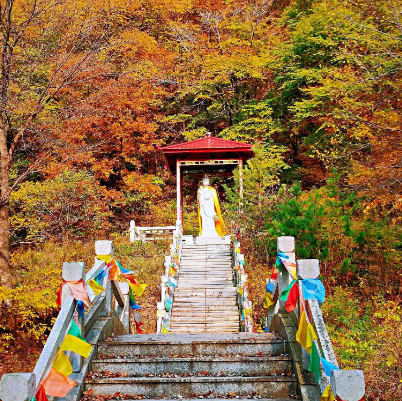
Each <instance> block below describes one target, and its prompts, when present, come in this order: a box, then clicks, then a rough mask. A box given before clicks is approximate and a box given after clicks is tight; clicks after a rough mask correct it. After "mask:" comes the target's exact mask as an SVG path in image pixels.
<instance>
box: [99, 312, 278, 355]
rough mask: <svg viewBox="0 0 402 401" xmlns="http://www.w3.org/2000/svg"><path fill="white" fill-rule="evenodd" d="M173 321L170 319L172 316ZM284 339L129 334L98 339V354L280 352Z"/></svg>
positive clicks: (270, 335)
mask: <svg viewBox="0 0 402 401" xmlns="http://www.w3.org/2000/svg"><path fill="white" fill-rule="evenodd" d="M172 323H173V320H172ZM284 352H285V342H284V340H283V339H282V338H281V337H280V336H279V335H277V334H275V333H222V334H168V335H165V334H130V335H123V336H118V337H116V338H114V339H113V340H111V341H100V342H99V344H98V355H100V356H102V355H126V356H128V357H132V358H134V357H135V356H137V355H142V356H143V357H145V356H149V355H164V356H169V355H191V356H196V355H201V356H202V355H204V356H217V355H237V354H239V355H258V354H259V353H261V354H262V355H272V356H275V355H281V354H283V353H284Z"/></svg>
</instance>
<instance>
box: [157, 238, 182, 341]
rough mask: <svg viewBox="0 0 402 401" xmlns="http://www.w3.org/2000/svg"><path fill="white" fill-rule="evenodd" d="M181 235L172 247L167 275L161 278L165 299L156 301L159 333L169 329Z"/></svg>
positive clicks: (178, 266)
mask: <svg viewBox="0 0 402 401" xmlns="http://www.w3.org/2000/svg"><path fill="white" fill-rule="evenodd" d="M180 246H181V236H180V235H179V237H178V238H177V240H176V246H175V247H174V250H173V253H172V255H171V259H170V264H169V268H168V270H167V271H168V274H167V276H164V277H163V278H162V280H163V284H165V287H166V292H165V300H164V302H158V308H157V312H156V313H157V318H158V319H162V320H161V333H162V334H168V333H169V331H170V319H171V315H172V308H173V296H174V291H175V289H176V287H177V279H176V278H177V274H178V271H179V268H180V254H181V247H180Z"/></svg>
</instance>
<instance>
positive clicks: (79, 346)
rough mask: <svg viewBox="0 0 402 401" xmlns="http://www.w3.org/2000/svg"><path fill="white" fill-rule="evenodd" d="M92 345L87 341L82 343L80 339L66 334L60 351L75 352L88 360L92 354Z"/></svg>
mask: <svg viewBox="0 0 402 401" xmlns="http://www.w3.org/2000/svg"><path fill="white" fill-rule="evenodd" d="M91 350H92V345H91V344H88V343H87V342H85V341H82V340H81V339H80V338H78V337H74V336H72V335H71V334H66V337H65V338H64V340H63V342H62V343H61V345H60V350H59V351H73V352H75V353H77V354H79V355H81V356H83V357H84V358H88V356H89V354H90V353H91Z"/></svg>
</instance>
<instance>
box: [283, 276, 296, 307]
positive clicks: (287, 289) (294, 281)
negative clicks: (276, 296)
mask: <svg viewBox="0 0 402 401" xmlns="http://www.w3.org/2000/svg"><path fill="white" fill-rule="evenodd" d="M295 284H296V280H293V281H292V282H291V283H290V284H289V285H288V286H287V287H286V288H285V289H284V290H283V291H282V294H281V296H280V300H281V301H284V302H286V300H287V299H288V296H289V292H290V290H291V289H292V287H293V286H294V285H295Z"/></svg>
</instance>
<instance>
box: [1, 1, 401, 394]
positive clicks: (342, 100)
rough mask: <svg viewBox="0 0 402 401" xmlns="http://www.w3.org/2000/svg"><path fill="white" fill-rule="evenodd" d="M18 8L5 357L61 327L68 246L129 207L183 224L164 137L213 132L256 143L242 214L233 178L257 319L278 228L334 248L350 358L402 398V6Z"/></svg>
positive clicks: (7, 54)
mask: <svg viewBox="0 0 402 401" xmlns="http://www.w3.org/2000/svg"><path fill="white" fill-rule="evenodd" d="M0 19H1V22H2V25H1V26H2V28H1V39H0V40H1V41H2V42H1V43H2V46H1V48H2V58H1V60H2V61H1V68H2V71H1V75H0V103H1V107H0V155H1V161H0V164H1V197H0V239H1V244H0V271H1V272H2V274H1V277H0V284H1V285H3V286H4V288H3V291H2V295H1V297H2V298H1V299H3V300H5V299H8V298H9V297H10V296H11V295H10V294H11V293H12V297H14V301H13V302H14V303H13V305H11V307H10V309H9V311H7V310H6V309H7V308H6V309H5V306H4V305H5V303H2V305H3V309H2V317H1V319H0V334H1V336H2V337H1V338H2V341H3V342H2V343H1V347H2V350H10V349H11V348H12V347H17V348H18V347H19V345H18V344H17V339H18V338H21V336H22V335H29V336H30V338H31V339H32V342H31V344H33V345H32V348H33V349H34V348H35V347H38V342H39V341H40V340H39V339H40V338H43V335H45V334H46V333H47V332H48V329H49V326H50V324H51V322H52V317H53V316H54V315H55V313H56V312H55V310H54V304H53V301H50V300H49V299H48V298H47V297H49V296H50V294H53V290H54V287H55V286H56V282H57V281H58V279H57V277H58V275H59V273H60V272H59V267H60V266H56V265H54V264H53V263H51V259H52V258H51V257H50V256H49V257H48V256H45V254H49V255H51V254H52V253H53V252H56V251H55V249H54V248H55V246H53V245H52V244H62V245H63V247H64V248H63V249H68V251H67V250H65V251H63V252H62V254H61V255H58V257H57V258H55V260H57V261H58V262H60V263H61V261H62V260H63V258H64V257H65V258H67V257H73V254H71V249H70V248H69V244H71V241H77V242H74V243H81V242H82V243H83V245H82V247H83V249H81V251H80V252H79V255H80V256H81V255H89V253H90V252H89V251H88V250H84V249H86V247H87V246H88V245H87V241H88V240H91V241H92V240H93V239H99V238H101V237H102V238H106V237H110V236H111V235H113V233H116V232H122V231H123V230H126V229H127V226H128V221H129V220H130V219H133V220H135V221H136V222H137V224H140V225H164V224H169V225H170V224H174V222H175V219H176V217H175V204H174V199H175V187H174V184H175V182H174V178H173V177H172V176H171V175H170V174H169V172H168V171H167V169H166V168H165V161H164V159H163V156H162V154H161V152H160V150H159V147H161V146H164V145H166V144H171V143H177V142H180V141H186V140H191V139H195V138H199V137H202V136H204V135H205V133H206V132H207V131H211V132H212V133H213V135H215V136H220V137H222V138H226V139H233V140H238V141H244V142H248V143H251V144H253V145H255V156H256V157H255V158H254V159H253V160H251V161H250V163H249V165H248V167H247V168H246V169H245V172H244V191H245V196H244V199H243V200H242V201H241V203H242V213H239V209H238V205H239V202H240V200H239V198H238V192H237V187H236V185H237V184H236V180H230V179H226V180H223V179H222V180H221V181H219V183H220V184H222V185H221V187H222V188H224V191H225V195H226V198H225V205H224V209H225V213H226V215H225V218H227V219H231V220H234V221H235V222H237V224H239V226H240V228H241V229H242V232H243V233H244V238H243V241H244V244H245V245H247V258H248V259H249V260H248V266H255V268H254V270H252V271H251V272H250V278H251V282H252V288H251V289H250V294H251V296H252V297H253V299H254V303H255V305H256V308H255V310H254V314H255V320H256V322H259V321H260V319H261V318H262V313H263V310H262V307H261V297H262V293H263V286H264V280H265V278H266V277H267V276H268V274H269V271H270V266H271V264H272V262H273V257H274V254H275V241H276V237H277V236H279V235H294V236H295V237H296V243H297V246H298V249H297V250H296V251H297V254H298V257H303V258H318V259H320V262H321V271H322V275H323V277H322V278H323V281H324V283H325V286H326V288H327V292H328V294H329V298H328V303H327V305H328V306H326V309H325V313H326V319H327V321H328V322H329V329H330V331H331V332H332V333H331V334H332V335H333V337H334V339H335V340H334V343H335V345H336V352H337V353H338V357H339V360H340V362H341V365H342V366H345V367H356V368H363V370H364V371H365V374H366V380H367V386H368V400H397V399H401V398H402V394H401V391H402V390H401V388H402V387H401V384H400V380H402V378H401V376H400V365H401V363H402V355H401V350H400V331H398V330H394V329H393V327H394V326H398V325H399V326H400V321H399V319H400V317H401V312H400V306H401V302H402V273H401V267H400V266H401V260H402V230H401V217H402V198H401V192H402V186H401V179H402V164H401V158H402V148H401V142H402V136H401V133H402V113H401V101H402V99H401V93H402V92H401V90H402V61H401V60H402V58H401V55H402V40H401V32H402V23H401V21H402V20H401V6H400V3H399V2H397V1H395V0H390V1H381V0H357V1H349V0H341V1H335V0H326V1H315V0H284V1H282V0H214V1H212V0H193V1H190V0H129V1H127V0H124V1H123V0H108V1H100V0H90V1H83V0H82V1H81V0H74V1H70V0H38V1H36V2H27V1H25V0H14V1H11V0H7V1H3V2H1V4H0ZM236 174H238V173H237V172H235V176H236ZM214 178H216V179H218V177H214ZM196 185H197V183H196V182H195V181H194V180H192V179H191V178H189V177H186V178H185V181H184V187H185V195H186V199H185V206H186V211H185V224H184V227H185V230H186V231H187V232H189V233H196V231H197V230H196V224H197V223H196V218H195V207H194V195H193V194H194V193H195V192H194V188H195V187H196ZM49 244H50V245H49ZM66 247H67V248H66ZM137 251H138V252H140V253H141V252H143V250H136V252H137ZM133 252H134V251H133ZM152 252H156V253H158V252H159V250H158V249H154V250H153V251H152ZM56 253H57V252H56ZM38 255H41V258H42V259H41V260H42V262H40V263H42V264H45V265H49V266H51V267H49V266H48V267H46V268H44V269H42V270H41V269H37V268H36V267H33V266H32V263H31V262H30V261H29V260H28V259H29V258H30V257H35V258H37V257H38ZM137 256H138V255H137ZM159 256H160V255H159V253H158V257H159ZM82 257H84V256H82ZM85 257H87V256H85ZM91 257H92V256H91ZM88 258H89V257H88ZM131 262H132V260H131ZM131 262H130V258H129V257H127V261H126V263H128V264H129V263H131ZM38 263H39V262H38ZM42 276H43V277H45V276H46V278H43V280H42V279H41V277H42ZM28 279H29V280H28ZM25 289H28V290H29V291H32V292H35V302H34V303H33V304H29V302H27V300H26V299H25V298H24V297H25V295H24V291H25ZM154 290H155V289H154ZM10 291H11V292H10ZM155 291H156V290H155ZM7 294H8V295H7ZM352 296H354V297H355V300H353V301H351V300H350V298H351V297H352ZM45 298H46V302H45V301H44V302H42V300H43V299H45ZM343 300H345V301H343ZM343 302H345V306H344V307H343V306H342V305H343ZM348 302H352V304H349V303H348ZM331 305H332V306H331ZM18 308H20V313H21V315H19V317H18V318H16V317H15V316H17V315H16V314H18V313H17V310H18ZM355 309H358V311H357V312H356V311H355ZM390 311H391V312H390ZM11 312H12V313H11ZM13 314H14V315H13ZM28 318H32V319H33V320H34V321H35V326H34V327H35V330H34V331H35V332H34V333H33V332H30V329H27V327H26V322H27V321H28ZM398 322H399V323H398ZM21 325H22V326H21ZM256 329H259V324H258V323H257V325H256ZM339 333H341V334H339ZM373 333H375V334H373ZM6 340H9V342H8V345H5V344H6ZM398 341H399V342H398ZM6 347H9V348H7V349H6ZM350 348H352V349H354V350H355V353H353V352H352V353H348V352H347V351H346V349H350ZM381 350H382V351H381ZM23 351H24V352H26V353H27V354H30V353H31V351H32V350H30V349H24V350H23ZM32 352H37V350H36V351H32ZM390 353H391V354H392V355H389V354H390ZM385 354H386V355H385ZM380 360H382V362H381V361H380ZM367 361H370V363H368V362H367ZM374 361H375V362H374ZM371 362H372V363H371ZM398 369H399V370H398ZM398 380H399V382H398ZM387 381H389V382H392V383H395V382H396V384H395V385H393V386H387V385H386V383H387ZM379 388H380V390H379ZM387 388H389V390H387Z"/></svg>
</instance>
